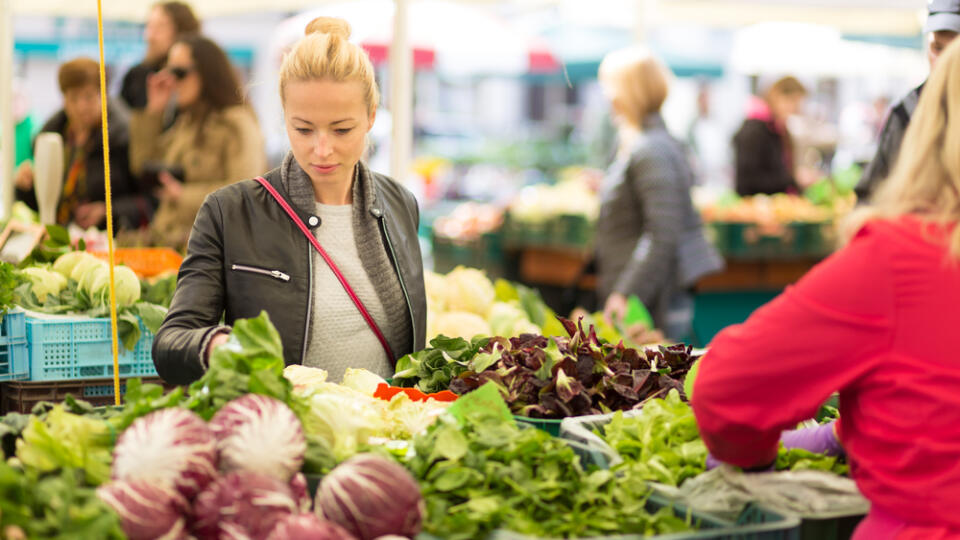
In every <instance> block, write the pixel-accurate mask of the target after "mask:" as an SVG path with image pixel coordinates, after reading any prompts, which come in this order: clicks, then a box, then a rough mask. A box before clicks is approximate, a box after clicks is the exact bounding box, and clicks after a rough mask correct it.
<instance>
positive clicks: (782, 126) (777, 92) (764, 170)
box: [733, 77, 816, 196]
mask: <svg viewBox="0 0 960 540" xmlns="http://www.w3.org/2000/svg"><path fill="white" fill-rule="evenodd" d="M806 97H807V89H806V88H804V86H803V84H802V83H801V82H800V81H798V80H797V79H796V78H795V77H783V78H782V79H780V80H778V81H776V82H775V83H773V85H771V86H770V88H769V89H768V90H767V91H766V93H765V95H764V98H763V99H759V98H756V97H754V98H752V99H751V100H750V104H749V108H748V111H747V118H746V120H744V121H743V125H742V126H741V127H740V130H739V131H737V133H736V135H734V137H733V147H734V161H735V173H734V174H735V186H736V190H737V193H738V194H739V195H741V196H747V195H756V194H760V193H765V194H768V195H772V194H774V193H797V192H799V191H800V188H801V187H805V186H806V185H809V184H810V183H812V182H813V181H815V180H816V176H815V175H814V174H812V173H810V172H807V171H806V170H804V171H803V172H802V173H801V174H800V177H799V178H798V174H797V172H798V171H797V170H796V162H795V160H794V155H793V141H792V139H791V137H790V132H789V131H788V130H787V120H788V119H789V118H790V117H791V116H793V115H795V114H797V113H799V112H800V110H801V109H802V107H803V102H804V100H805V99H806Z"/></svg>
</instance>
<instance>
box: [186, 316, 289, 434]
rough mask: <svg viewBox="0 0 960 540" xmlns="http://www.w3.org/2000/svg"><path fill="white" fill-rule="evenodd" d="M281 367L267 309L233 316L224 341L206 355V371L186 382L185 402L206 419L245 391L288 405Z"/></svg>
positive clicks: (279, 349) (280, 348)
mask: <svg viewBox="0 0 960 540" xmlns="http://www.w3.org/2000/svg"><path fill="white" fill-rule="evenodd" d="M283 368H284V361H283V345H282V343H281V342H280V334H279V333H278V332H277V329H276V328H275V327H274V326H273V324H272V323H271V322H270V316H269V315H268V314H267V312H266V311H261V312H260V315H259V316H258V317H255V318H252V319H240V320H237V321H236V322H235V324H234V326H233V331H232V332H231V333H230V338H229V339H228V340H227V342H226V343H224V344H223V345H221V346H219V347H217V348H216V349H214V351H213V354H211V355H210V367H209V369H207V372H206V373H204V374H203V377H201V378H200V379H199V380H197V381H195V382H194V383H193V384H191V385H190V389H189V393H190V399H189V401H188V402H187V404H186V406H187V408H188V409H190V410H192V411H194V412H195V413H197V414H199V415H200V416H201V417H202V418H203V419H205V420H210V419H211V418H213V415H214V414H215V413H216V412H217V411H218V410H220V407H223V406H224V405H225V404H226V403H227V402H228V401H230V400H232V399H235V398H238V397H240V396H242V395H245V394H262V395H265V396H270V397H272V398H276V399H278V400H280V401H282V402H284V403H286V404H288V405H292V399H291V396H292V392H293V385H292V384H290V381H288V380H287V379H286V378H285V377H284V376H283ZM294 412H297V408H294Z"/></svg>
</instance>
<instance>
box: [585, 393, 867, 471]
mask: <svg viewBox="0 0 960 540" xmlns="http://www.w3.org/2000/svg"><path fill="white" fill-rule="evenodd" d="M598 435H600V436H601V437H602V438H603V439H604V440H606V442H607V444H609V445H610V446H611V447H612V448H613V449H614V450H616V451H617V453H618V454H620V456H621V457H622V458H623V460H624V463H623V464H622V465H619V466H618V468H619V469H629V470H630V471H631V473H632V474H635V475H637V476H638V477H640V478H643V479H644V480H648V481H652V482H660V483H662V484H669V485H671V486H679V485H680V484H682V483H683V481H684V480H686V479H687V478H692V477H694V476H697V475H699V474H700V473H702V472H704V471H705V470H706V458H707V448H706V446H705V445H704V444H703V441H702V440H701V439H700V431H699V428H698V427H697V421H696V418H695V417H694V415H693V410H692V409H691V408H690V406H689V405H688V404H687V403H684V402H683V401H682V400H681V399H680V395H679V393H677V392H676V391H675V390H671V391H670V393H669V394H667V397H666V398H664V399H655V400H652V401H649V402H647V403H646V404H645V405H644V406H643V410H642V412H641V414H639V415H637V416H632V417H629V418H625V417H624V416H623V414H622V413H620V412H617V413H615V414H614V415H613V418H612V419H611V420H610V423H609V424H607V425H606V426H604V428H603V430H602V432H600V431H598ZM776 469H777V470H794V471H795V470H802V469H816V470H822V471H831V472H833V473H835V474H839V475H844V474H847V472H848V470H849V468H848V467H847V465H846V464H845V463H842V462H841V461H840V460H839V459H838V458H836V457H830V456H824V455H820V454H814V453H811V452H808V451H806V450H800V449H791V450H787V449H785V448H783V446H781V447H780V451H779V452H778V454H777V463H776Z"/></svg>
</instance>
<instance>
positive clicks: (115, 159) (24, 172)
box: [16, 58, 152, 229]
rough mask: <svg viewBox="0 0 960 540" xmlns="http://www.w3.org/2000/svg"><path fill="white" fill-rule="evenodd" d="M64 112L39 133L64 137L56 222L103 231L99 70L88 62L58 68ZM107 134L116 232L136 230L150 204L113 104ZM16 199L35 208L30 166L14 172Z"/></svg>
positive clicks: (123, 123)
mask: <svg viewBox="0 0 960 540" xmlns="http://www.w3.org/2000/svg"><path fill="white" fill-rule="evenodd" d="M58 79H59V83H60V90H61V92H62V93H63V101H64V105H63V109H61V110H60V111H59V112H57V113H56V114H54V115H53V117H51V118H50V119H49V120H48V121H47V123H46V124H44V126H43V129H41V132H53V133H59V134H60V135H61V136H62V137H63V143H64V144H63V146H64V162H63V163H64V169H63V174H64V176H63V187H62V189H61V195H60V200H59V201H58V204H57V213H56V219H57V222H58V223H59V224H61V225H67V224H68V223H71V222H73V223H76V224H77V225H79V226H80V227H83V228H86V227H98V228H102V227H103V226H104V224H105V222H106V204H105V203H104V200H105V187H104V166H103V165H104V163H103V138H102V135H101V128H100V124H101V117H100V90H99V88H100V72H99V65H98V64H97V62H96V61H95V60H92V59H90V58H77V59H74V60H71V61H69V62H67V63H65V64H63V65H62V66H61V67H60V71H59V73H58ZM107 119H108V124H109V132H110V133H109V135H110V173H111V174H110V184H111V187H112V192H113V215H114V220H115V221H116V223H117V228H118V229H136V228H138V227H140V226H143V225H146V224H147V223H149V220H150V214H151V208H152V205H151V203H150V201H149V199H148V198H147V197H146V196H142V195H140V193H139V191H140V189H139V186H138V184H137V182H136V180H135V179H134V177H133V176H132V175H131V173H130V158H129V145H130V135H129V131H128V128H127V118H126V117H125V116H124V115H123V114H122V113H121V112H120V111H119V110H118V109H116V108H115V107H113V106H112V105H108V106H107ZM16 187H17V191H16V196H17V199H18V200H21V201H23V202H24V203H26V204H27V206H30V207H31V208H33V209H34V210H36V209H37V199H36V194H35V192H34V189H33V166H32V165H31V163H30V162H29V161H26V162H24V163H23V164H22V165H21V166H20V168H19V169H18V170H17V176H16Z"/></svg>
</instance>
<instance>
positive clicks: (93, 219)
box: [73, 202, 107, 229]
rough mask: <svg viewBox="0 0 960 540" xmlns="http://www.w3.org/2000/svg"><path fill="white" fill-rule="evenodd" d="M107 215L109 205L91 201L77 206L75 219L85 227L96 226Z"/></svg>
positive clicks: (74, 214)
mask: <svg viewBox="0 0 960 540" xmlns="http://www.w3.org/2000/svg"><path fill="white" fill-rule="evenodd" d="M105 217H107V205H106V203H102V202H89V203H84V204H81V205H79V206H77V209H76V211H75V212H74V213H73V220H74V221H75V222H76V223H77V225H79V226H80V227H81V228H83V229H87V228H89V227H96V226H97V225H99V224H100V222H101V221H103V218H105Z"/></svg>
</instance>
